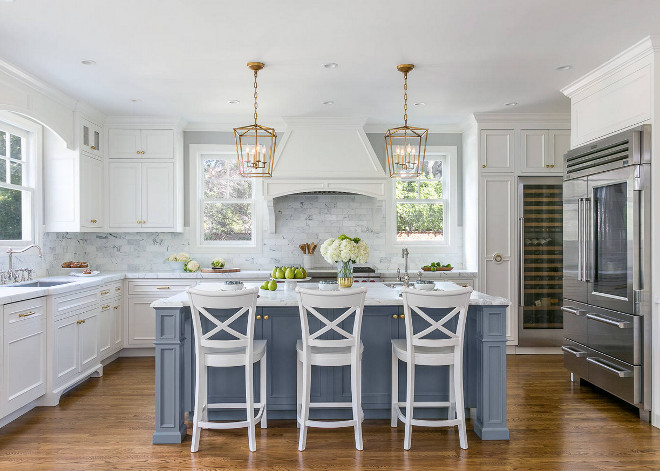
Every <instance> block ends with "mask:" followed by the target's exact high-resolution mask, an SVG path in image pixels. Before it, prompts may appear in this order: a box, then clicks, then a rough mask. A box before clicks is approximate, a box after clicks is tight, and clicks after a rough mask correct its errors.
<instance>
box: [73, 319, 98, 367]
mask: <svg viewBox="0 0 660 471" xmlns="http://www.w3.org/2000/svg"><path fill="white" fill-rule="evenodd" d="M78 319H79V321H80V324H78V330H79V333H78V335H79V340H80V371H81V372H83V371H86V370H88V369H89V368H92V367H94V366H96V365H98V364H99V363H100V361H99V311H98V308H97V309H94V310H91V311H87V312H84V313H82V314H80V315H79V316H78Z"/></svg>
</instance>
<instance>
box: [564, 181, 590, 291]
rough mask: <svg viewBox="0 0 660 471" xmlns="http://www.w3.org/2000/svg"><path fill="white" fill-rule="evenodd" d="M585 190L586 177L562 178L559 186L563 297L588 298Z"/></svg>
mask: <svg viewBox="0 0 660 471" xmlns="http://www.w3.org/2000/svg"><path fill="white" fill-rule="evenodd" d="M588 192H589V188H588V183H587V177H583V178H576V179H573V180H566V181H565V182H564V188H563V223H564V226H563V238H564V259H563V266H564V297H565V298H566V299H570V300H572V301H579V302H582V303H586V302H588V299H587V298H588V294H587V293H588V285H587V282H586V276H585V274H586V272H585V267H586V260H585V256H584V253H585V249H586V246H587V244H586V236H587V234H586V229H585V226H586V225H585V222H586V215H585V207H586V203H585V201H586V200H587V195H588Z"/></svg>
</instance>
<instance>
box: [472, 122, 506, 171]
mask: <svg viewBox="0 0 660 471" xmlns="http://www.w3.org/2000/svg"><path fill="white" fill-rule="evenodd" d="M514 146H515V143H514V131H513V129H504V130H501V129H497V130H491V129H484V130H482V131H481V141H480V151H479V154H480V161H481V162H480V163H481V169H482V171H484V172H513V170H514V158H513V156H514Z"/></svg>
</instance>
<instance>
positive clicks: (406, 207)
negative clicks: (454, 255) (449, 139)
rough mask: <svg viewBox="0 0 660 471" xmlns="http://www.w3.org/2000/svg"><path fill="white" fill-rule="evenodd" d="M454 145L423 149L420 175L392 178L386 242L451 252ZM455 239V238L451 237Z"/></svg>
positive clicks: (455, 198) (454, 172) (454, 187)
mask: <svg viewBox="0 0 660 471" xmlns="http://www.w3.org/2000/svg"><path fill="white" fill-rule="evenodd" d="M456 152H457V149H456V147H451V146H448V147H439V146H435V147H431V146H429V147H428V148H427V150H426V156H425V159H424V166H423V168H422V171H423V173H422V175H420V176H419V177H415V178H402V179H393V180H392V206H391V210H390V213H389V214H390V216H389V217H388V226H389V229H388V231H389V232H388V233H389V237H388V246H389V248H390V249H394V248H396V247H397V246H398V247H407V246H411V247H417V248H422V251H438V250H441V251H443V252H447V251H449V252H451V251H452V250H454V249H456V247H453V248H452V247H450V245H451V244H450V241H451V239H452V237H454V235H455V234H456V233H457V230H458V228H457V227H456V223H457V221H456V207H457V201H456V200H457V194H456V185H455V183H454V182H457V178H458V177H457V175H456V173H457V172H456V166H457V164H456ZM454 240H458V239H454Z"/></svg>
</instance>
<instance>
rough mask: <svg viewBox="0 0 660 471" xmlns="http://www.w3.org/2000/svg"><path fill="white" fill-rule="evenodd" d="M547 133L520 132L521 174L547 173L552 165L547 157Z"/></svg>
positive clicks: (537, 131) (550, 159) (526, 130)
mask: <svg viewBox="0 0 660 471" xmlns="http://www.w3.org/2000/svg"><path fill="white" fill-rule="evenodd" d="M548 147H549V146H548V131H544V130H537V129H523V130H521V131H520V156H521V163H522V165H521V169H520V170H521V171H522V172H541V171H548V170H550V169H551V168H552V167H551V165H554V164H553V163H552V158H551V157H550V156H549V155H548Z"/></svg>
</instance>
